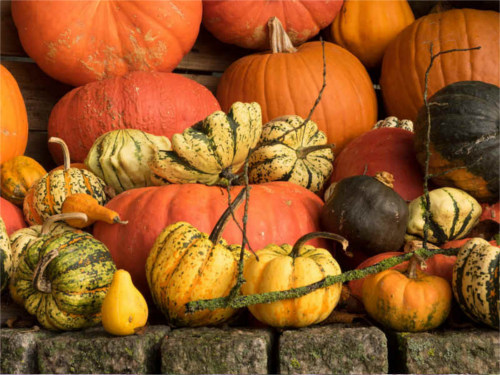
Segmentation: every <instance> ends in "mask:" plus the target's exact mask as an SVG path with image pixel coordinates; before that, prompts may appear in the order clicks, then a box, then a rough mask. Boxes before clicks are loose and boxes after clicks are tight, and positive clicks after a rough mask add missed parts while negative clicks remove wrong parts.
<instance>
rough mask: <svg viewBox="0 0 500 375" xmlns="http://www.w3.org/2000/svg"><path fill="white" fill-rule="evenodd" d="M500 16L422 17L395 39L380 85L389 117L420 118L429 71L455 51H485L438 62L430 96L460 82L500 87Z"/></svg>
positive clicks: (469, 12) (464, 12) (455, 12)
mask: <svg viewBox="0 0 500 375" xmlns="http://www.w3.org/2000/svg"><path fill="white" fill-rule="evenodd" d="M499 29H500V23H499V22H498V13H497V12H493V11H480V10H474V9H452V10H449V11H446V12H442V13H433V14H429V15H427V16H424V17H421V18H419V19H417V20H416V21H415V22H414V23H413V24H411V25H410V26H409V27H407V28H406V29H405V30H403V31H402V32H401V33H400V34H399V35H398V36H397V37H396V39H394V40H393V41H392V42H391V43H390V44H389V46H388V47H387V50H386V52H385V54H384V59H383V62H382V73H381V77H380V86H381V88H382V96H383V99H384V104H385V107H386V109H387V113H388V114H389V115H392V116H396V117H399V118H405V119H410V120H413V121H414V120H415V119H416V117H417V111H418V110H419V108H420V107H422V106H423V104H424V99H423V93H424V87H425V86H424V79H425V71H426V70H427V67H428V66H429V62H430V43H431V42H432V43H433V53H434V54H436V53H438V52H439V51H444V50H449V49H455V48H471V47H477V46H481V49H479V50H474V51H469V52H452V53H448V54H445V55H442V56H440V57H439V58H438V60H436V61H435V63H434V65H433V67H432V69H431V71H430V74H429V82H428V96H429V97H431V96H432V95H433V94H434V93H435V92H437V91H438V90H439V89H441V88H443V87H445V86H447V85H449V84H451V83H454V82H458V81H483V82H487V83H491V84H494V85H497V86H498V85H500V71H499V69H498V66H499V64H500V52H499V43H498V41H499V38H500V32H499Z"/></svg>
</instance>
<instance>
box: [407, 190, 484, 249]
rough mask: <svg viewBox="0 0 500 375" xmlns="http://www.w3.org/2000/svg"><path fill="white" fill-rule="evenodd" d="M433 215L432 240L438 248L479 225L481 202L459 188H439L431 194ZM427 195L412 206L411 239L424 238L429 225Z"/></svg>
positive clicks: (409, 230)
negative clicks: (427, 223)
mask: <svg viewBox="0 0 500 375" xmlns="http://www.w3.org/2000/svg"><path fill="white" fill-rule="evenodd" d="M429 200H430V206H429V211H430V216H429V229H428V240H429V241H430V242H432V243H435V244H437V245H441V244H443V243H445V242H446V241H451V240H454V239H460V238H463V237H465V236H466V235H467V233H469V231H470V230H471V229H472V228H473V227H474V225H476V224H477V223H478V222H479V217H480V216H481V213H482V210H481V206H480V205H479V203H478V202H477V201H476V200H475V199H474V198H473V197H471V196H470V195H469V194H467V193H466V192H464V191H462V190H459V189H455V188H439V189H434V190H432V191H430V192H429ZM425 202H426V197H425V195H422V196H420V197H419V198H416V199H414V200H413V201H411V202H410V204H409V205H408V210H409V220H408V225H407V228H406V232H407V233H408V236H407V238H409V239H410V238H414V237H417V238H423V236H424V226H425V207H426V205H425Z"/></svg>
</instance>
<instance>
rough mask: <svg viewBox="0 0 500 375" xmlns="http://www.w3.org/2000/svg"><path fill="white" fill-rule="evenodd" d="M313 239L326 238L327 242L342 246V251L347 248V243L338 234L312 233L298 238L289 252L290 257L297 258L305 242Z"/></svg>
mask: <svg viewBox="0 0 500 375" xmlns="http://www.w3.org/2000/svg"><path fill="white" fill-rule="evenodd" d="M314 238H328V239H329V240H334V241H337V242H339V243H341V244H342V250H344V251H345V250H346V249H347V246H349V242H348V241H347V240H346V239H345V238H344V237H342V236H340V235H338V234H335V233H330V232H312V233H308V234H306V235H304V236H302V237H300V238H299V239H298V240H297V242H295V245H293V248H292V251H291V252H290V256H291V257H292V258H293V259H295V258H297V257H298V256H299V251H300V249H301V248H302V246H304V245H305V243H306V242H308V241H310V240H312V239H314Z"/></svg>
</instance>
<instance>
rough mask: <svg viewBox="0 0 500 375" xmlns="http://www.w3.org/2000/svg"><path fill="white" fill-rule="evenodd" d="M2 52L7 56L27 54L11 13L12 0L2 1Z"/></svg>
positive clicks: (0, 17) (0, 4) (0, 20)
mask: <svg viewBox="0 0 500 375" xmlns="http://www.w3.org/2000/svg"><path fill="white" fill-rule="evenodd" d="M0 6H1V7H0V12H1V13H0V22H1V45H0V47H1V52H2V55H5V56H26V53H25V52H24V50H23V47H22V46H21V42H20V41H19V37H18V36H17V29H16V26H15V25H14V20H13V19H12V15H11V13H10V0H9V1H3V0H2V1H0Z"/></svg>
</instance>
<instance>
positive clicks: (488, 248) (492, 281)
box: [453, 238, 500, 329]
mask: <svg viewBox="0 0 500 375" xmlns="http://www.w3.org/2000/svg"><path fill="white" fill-rule="evenodd" d="M499 260H500V248H499V247H498V246H492V245H491V244H490V243H488V242H487V241H486V240H483V239H482V238H473V239H471V240H470V241H468V242H467V243H466V244H465V245H464V246H462V247H461V248H460V251H459V252H458V255H457V262H456V264H455V267H454V268H453V294H454V295H455V298H456V300H457V301H458V304H459V305H460V307H461V309H462V310H463V311H464V312H465V314H466V315H467V316H468V317H469V318H471V319H472V320H474V321H476V322H480V323H484V324H487V325H489V326H491V327H493V328H495V329H498V328H499V316H498V314H499V311H500V300H499V287H500V283H499V271H498V267H499Z"/></svg>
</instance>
